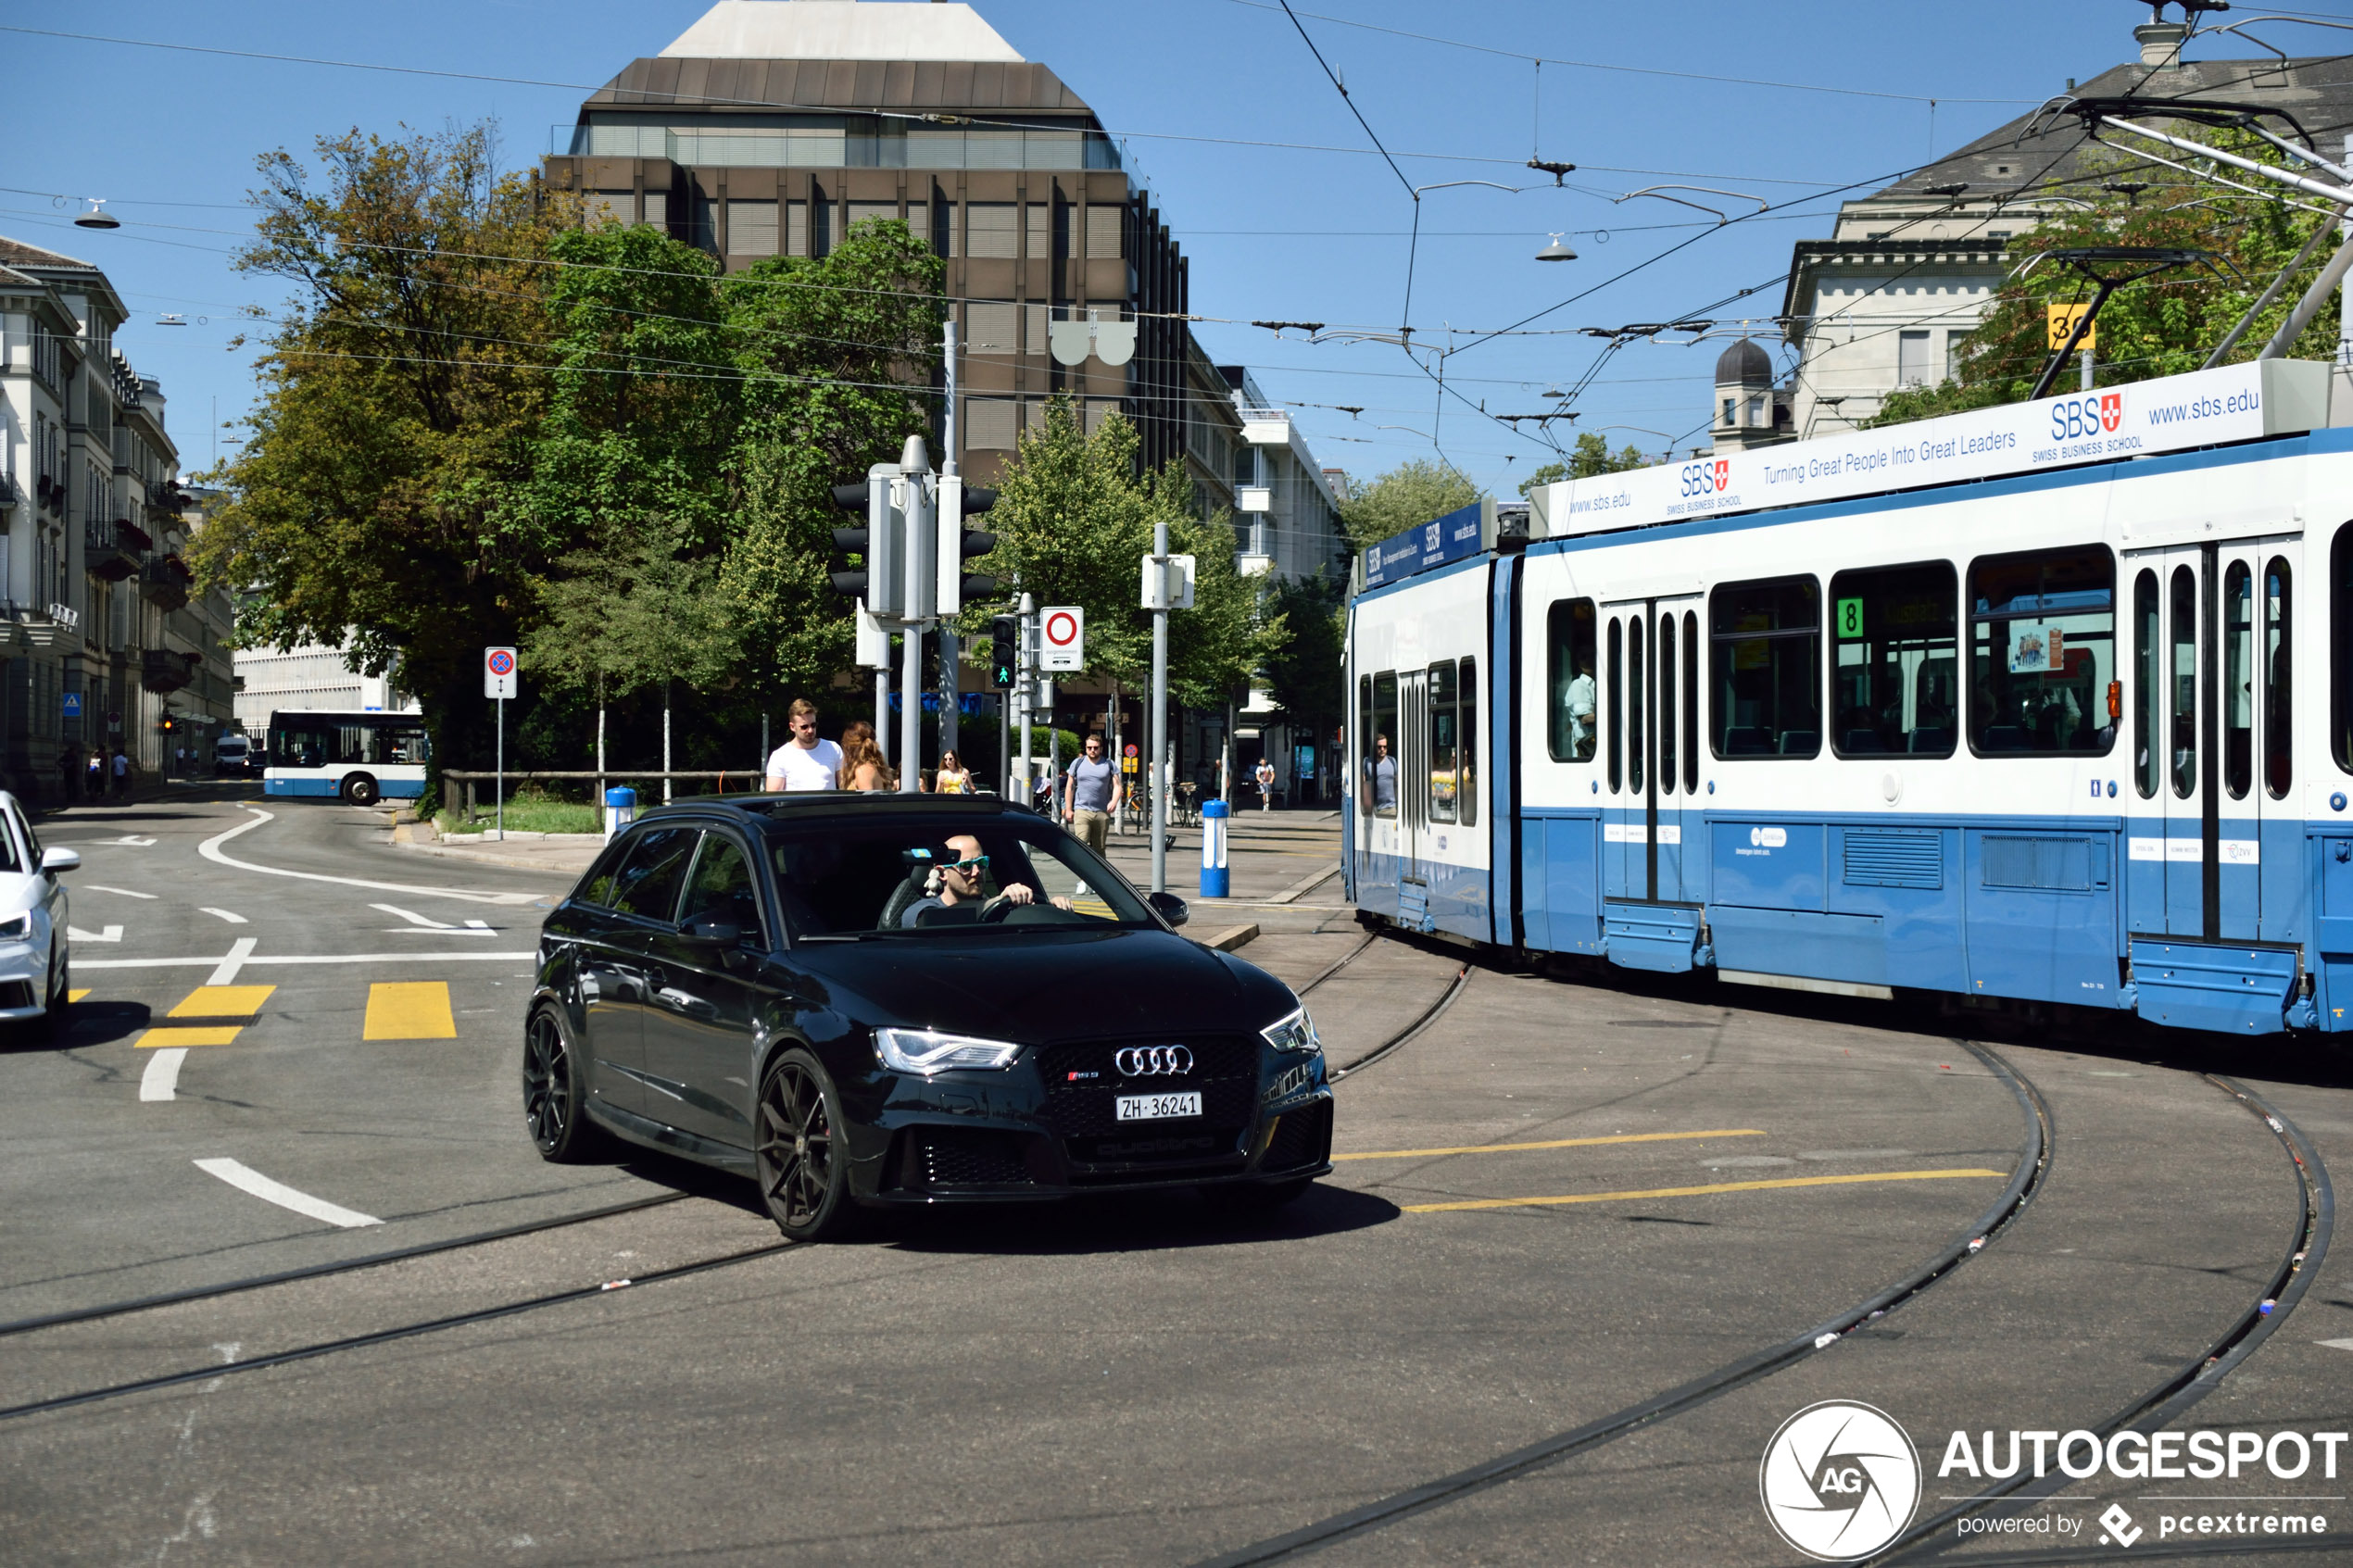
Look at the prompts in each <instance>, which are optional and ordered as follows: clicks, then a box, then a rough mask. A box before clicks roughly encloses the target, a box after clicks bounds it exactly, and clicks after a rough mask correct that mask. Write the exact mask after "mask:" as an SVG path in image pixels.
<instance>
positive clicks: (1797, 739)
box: [1708, 577, 1822, 758]
mask: <svg viewBox="0 0 2353 1568" xmlns="http://www.w3.org/2000/svg"><path fill="white" fill-rule="evenodd" d="M1708 614H1709V617H1710V621H1709V624H1710V629H1711V631H1712V633H1713V651H1712V655H1711V659H1710V669H1711V671H1712V684H1713V685H1714V687H1715V693H1716V698H1715V702H1716V706H1715V710H1714V713H1713V714H1712V719H1713V721H1714V726H1715V727H1714V731H1713V740H1714V744H1715V747H1716V755H1717V756H1718V757H1720V758H1753V757H1812V756H1816V755H1818V753H1819V752H1820V751H1821V749H1822V699H1821V681H1822V675H1821V669H1822V666H1821V647H1822V613H1821V588H1820V586H1819V585H1818V583H1815V581H1814V579H1812V578H1811V577H1780V578H1775V579H1773V580H1772V581H1770V582H1765V583H1731V584H1730V585H1728V586H1725V587H1722V588H1718V589H1717V590H1716V592H1715V595H1714V596H1712V597H1711V598H1710V599H1709V601H1708Z"/></svg>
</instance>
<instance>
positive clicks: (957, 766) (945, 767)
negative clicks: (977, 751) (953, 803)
mask: <svg viewBox="0 0 2353 1568" xmlns="http://www.w3.org/2000/svg"><path fill="white" fill-rule="evenodd" d="M932 784H933V785H934V787H936V788H937V790H938V792H939V793H940V794H942V795H970V794H971V793H972V787H973V776H972V775H971V774H970V773H968V772H966V771H964V765H963V763H962V762H960V761H958V760H957V759H956V754H955V753H954V752H952V751H943V752H941V753H940V754H939V771H938V773H937V775H936V776H934V778H933V780H932Z"/></svg>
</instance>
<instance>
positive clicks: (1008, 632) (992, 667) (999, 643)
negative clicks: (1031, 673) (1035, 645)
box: [988, 615, 1021, 692]
mask: <svg viewBox="0 0 2353 1568" xmlns="http://www.w3.org/2000/svg"><path fill="white" fill-rule="evenodd" d="M988 637H989V642H990V644H991V645H992V646H991V647H990V649H989V654H988V684H990V685H992V686H994V687H996V688H997V689H998V690H999V691H1000V692H1009V691H1011V690H1013V682H1014V681H1015V680H1016V679H1018V677H1019V669H1020V665H1021V621H1019V620H1018V619H1016V618H1015V617H1013V616H1010V615H1000V616H998V617H996V618H995V619H994V620H992V621H989V623H988Z"/></svg>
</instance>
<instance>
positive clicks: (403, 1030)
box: [360, 980, 458, 1040]
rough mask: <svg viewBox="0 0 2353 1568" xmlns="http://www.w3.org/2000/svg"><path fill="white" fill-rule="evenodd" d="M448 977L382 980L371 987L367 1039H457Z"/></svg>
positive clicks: (364, 1035)
mask: <svg viewBox="0 0 2353 1568" xmlns="http://www.w3.org/2000/svg"><path fill="white" fill-rule="evenodd" d="M457 1037H458V1021H457V1019H456V1018H454V1017H452V1016H451V1014H450V1011H449V983H448V982H447V981H446V980H379V981H377V982H376V983H375V984H374V985H371V986H369V987H368V1022H367V1025H366V1027H365V1028H364V1029H363V1030H362V1031H361V1033H360V1038H361V1039H364V1040H454V1039H456V1038H457Z"/></svg>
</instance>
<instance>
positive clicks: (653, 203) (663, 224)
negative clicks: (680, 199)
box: [646, 191, 670, 229]
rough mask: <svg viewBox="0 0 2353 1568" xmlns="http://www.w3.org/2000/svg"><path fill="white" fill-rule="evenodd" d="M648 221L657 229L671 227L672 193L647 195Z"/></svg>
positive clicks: (650, 192) (650, 193)
mask: <svg viewBox="0 0 2353 1568" xmlns="http://www.w3.org/2000/svg"><path fill="white" fill-rule="evenodd" d="M646 221H647V222H648V223H650V224H652V225H653V226H654V227H655V228H657V229H667V228H668V227H670V193H669V192H668V191H648V192H647V193H646Z"/></svg>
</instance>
